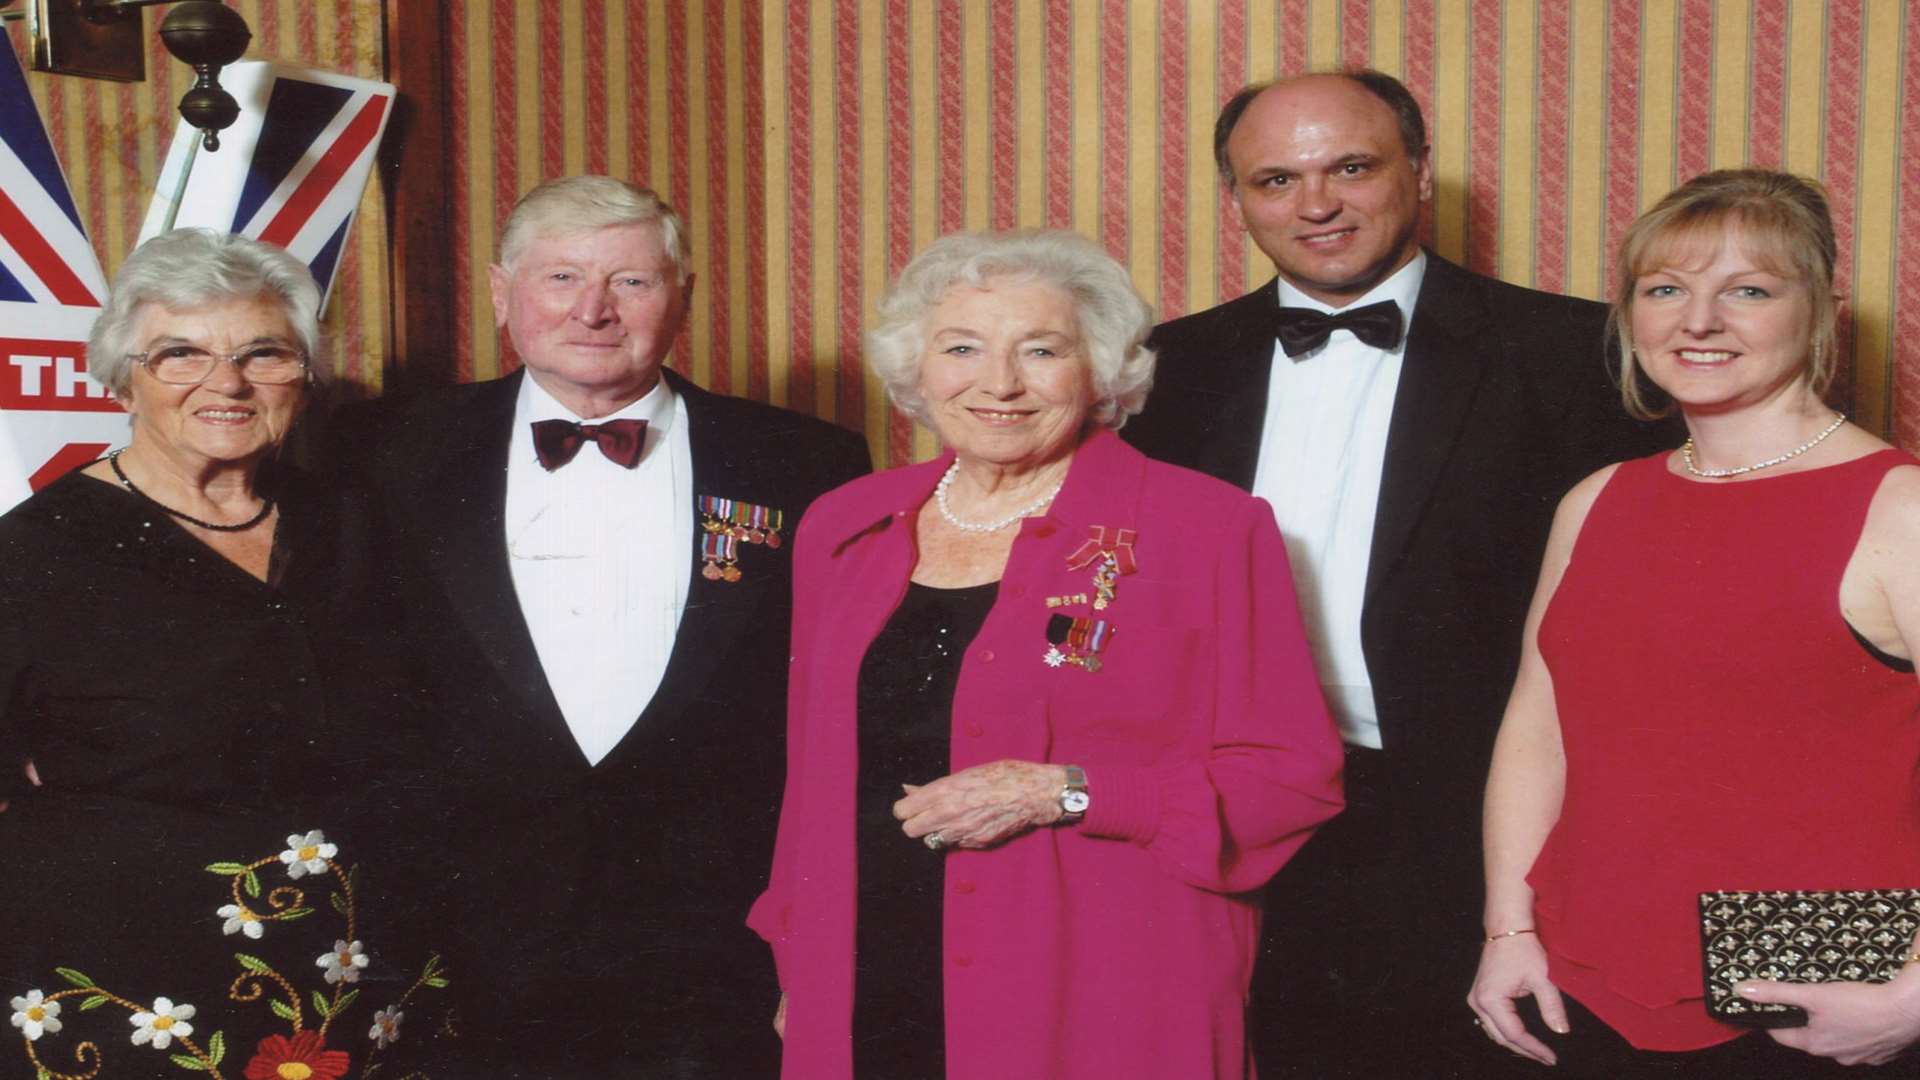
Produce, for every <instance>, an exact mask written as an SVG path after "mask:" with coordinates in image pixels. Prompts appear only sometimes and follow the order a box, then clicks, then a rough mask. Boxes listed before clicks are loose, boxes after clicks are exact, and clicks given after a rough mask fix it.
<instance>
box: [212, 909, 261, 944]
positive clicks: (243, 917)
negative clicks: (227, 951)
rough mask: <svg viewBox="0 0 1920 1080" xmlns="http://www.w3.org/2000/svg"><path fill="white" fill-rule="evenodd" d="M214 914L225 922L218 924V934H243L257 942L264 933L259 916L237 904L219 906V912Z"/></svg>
mask: <svg viewBox="0 0 1920 1080" xmlns="http://www.w3.org/2000/svg"><path fill="white" fill-rule="evenodd" d="M214 914H215V915H218V916H220V917H221V918H223V919H225V920H227V921H226V922H224V923H221V924H220V932H221V933H223V934H245V935H247V936H248V937H250V938H252V939H253V940H255V941H259V940H260V935H261V934H263V933H265V932H266V927H265V926H264V925H262V924H261V922H260V916H258V915H255V914H254V913H253V912H251V911H249V910H247V909H246V908H243V907H241V906H240V905H239V904H221V905H220V910H218V911H216V912H214Z"/></svg>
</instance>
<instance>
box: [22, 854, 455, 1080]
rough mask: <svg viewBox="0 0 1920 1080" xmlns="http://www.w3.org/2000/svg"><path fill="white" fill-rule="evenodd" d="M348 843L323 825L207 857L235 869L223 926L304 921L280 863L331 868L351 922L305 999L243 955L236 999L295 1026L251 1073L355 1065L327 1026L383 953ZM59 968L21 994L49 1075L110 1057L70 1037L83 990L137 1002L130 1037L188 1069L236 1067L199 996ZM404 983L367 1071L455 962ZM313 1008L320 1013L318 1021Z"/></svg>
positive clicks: (89, 1004)
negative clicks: (56, 981)
mask: <svg viewBox="0 0 1920 1080" xmlns="http://www.w3.org/2000/svg"><path fill="white" fill-rule="evenodd" d="M339 854H340V852H339V848H338V846H337V845H335V844H331V843H328V842H327V838H326V836H325V834H324V833H322V832H321V830H319V829H314V830H311V831H309V832H307V833H305V834H301V833H294V834H292V835H290V836H288V837H287V848H286V850H284V851H281V852H279V853H278V854H275V855H268V856H266V857H264V858H259V859H255V860H253V861H251V862H245V863H241V862H217V863H213V864H211V865H209V866H208V867H207V868H206V869H207V872H209V873H212V874H217V875H219V876H222V877H225V878H227V879H228V891H229V893H230V894H231V899H232V902H231V903H227V904H222V905H220V907H219V908H217V909H216V910H215V912H214V914H215V916H216V917H218V918H219V919H221V920H222V922H221V925H220V933H221V935H222V937H231V936H233V935H235V934H239V935H241V936H244V937H245V938H247V939H248V940H249V941H261V940H263V939H264V938H266V937H267V930H268V928H269V927H272V926H279V925H281V924H285V923H292V922H297V921H299V920H301V919H304V918H306V917H307V916H309V915H312V914H313V913H314V911H315V909H314V907H313V906H312V905H310V904H308V903H307V892H306V890H305V889H303V888H302V887H301V886H297V885H291V884H283V885H276V886H273V887H272V888H268V887H267V886H266V885H265V884H263V883H262V881H261V880H260V871H261V870H263V869H267V868H270V867H273V866H275V865H280V866H283V867H285V868H286V872H287V878H288V879H289V880H292V881H299V880H301V879H303V878H307V877H309V876H312V877H314V878H320V877H326V876H330V877H331V879H332V880H331V882H330V884H332V886H333V891H332V892H331V894H330V895H329V897H328V900H329V901H330V903H331V905H332V908H333V910H334V912H335V913H336V914H338V915H339V917H340V918H341V919H342V920H343V921H344V923H345V934H344V935H343V936H340V937H337V938H335V939H334V943H333V948H332V949H331V950H329V951H328V952H325V953H322V954H321V955H320V956H319V958H318V959H316V960H315V961H314V967H313V968H312V969H309V970H318V972H319V979H320V981H321V982H322V983H323V984H324V988H320V987H316V988H313V989H312V990H311V991H310V996H309V997H307V998H305V999H302V998H301V996H300V990H299V988H297V987H296V986H295V985H294V982H293V980H292V979H291V978H289V977H288V976H286V975H284V974H282V973H281V972H280V971H279V970H278V969H277V968H275V967H274V966H273V965H272V964H271V963H269V962H268V961H266V960H263V959H261V958H260V957H258V956H254V955H252V954H250V953H244V952H236V953H234V954H233V959H234V963H235V964H236V965H237V966H238V967H239V969H240V974H239V975H237V976H235V977H234V979H233V981H232V982H231V983H230V984H229V985H228V987H227V1000H228V1001H231V1002H235V1003H238V1004H242V1005H248V1004H254V1003H259V1002H264V1003H265V1005H266V1007H267V1010H268V1011H269V1012H271V1013H272V1014H273V1016H275V1017H277V1018H278V1019H279V1020H281V1021H284V1022H285V1023H286V1024H287V1025H288V1026H289V1028H290V1029H291V1030H290V1032H289V1033H288V1034H286V1035H280V1034H273V1035H268V1036H267V1037H265V1038H264V1039H261V1040H260V1042H259V1043H258V1045H257V1046H256V1047H255V1050H254V1055H253V1057H252V1058H251V1059H250V1060H249V1061H248V1062H247V1065H246V1068H245V1070H244V1072H243V1073H241V1075H242V1076H244V1077H245V1078H246V1080H342V1078H344V1077H345V1076H346V1075H347V1073H348V1070H350V1069H351V1068H352V1067H353V1056H354V1055H353V1054H352V1053H349V1052H348V1051H346V1050H340V1049H331V1048H329V1047H328V1046H327V1037H328V1035H329V1034H331V1033H332V1030H333V1026H334V1022H335V1021H336V1020H340V1019H341V1018H342V1017H343V1016H344V1015H345V1014H346V1013H347V1011H348V1010H349V1009H350V1008H351V1007H352V1006H353V1005H354V1004H355V1003H356V1001H357V1000H358V998H359V997H360V992H361V991H360V988H358V987H354V986H352V985H351V984H354V983H358V982H359V981H360V977H361V973H362V972H363V971H365V970H367V969H368V968H369V966H370V965H371V964H372V963H373V957H372V956H371V955H370V954H369V953H368V952H367V949H366V946H365V944H364V943H363V942H362V941H361V940H360V939H359V937H358V936H357V929H358V906H357V898H356V895H355V892H356V886H357V881H356V878H357V873H356V871H355V870H353V869H349V868H346V867H343V866H342V865H341V864H340V863H339V862H338V861H337V860H338V856H339ZM308 887H309V888H310V887H312V884H311V883H309V885H308ZM203 910H204V909H203ZM209 932H211V928H209ZM275 932H276V933H278V932H279V931H278V930H276V931H275ZM323 940H324V939H323ZM308 955H312V954H308ZM54 974H56V975H58V976H59V977H60V978H61V979H63V980H64V981H65V982H66V983H67V984H68V985H67V987H66V988H65V989H60V990H54V991H51V992H48V991H46V990H41V989H32V990H28V991H27V993H26V994H25V995H23V996H21V997H16V998H13V999H12V1000H11V1002H10V1004H11V1005H12V1007H13V1014H12V1019H11V1023H12V1025H13V1026H14V1027H15V1028H18V1029H19V1031H20V1035H21V1045H22V1047H23V1048H24V1050H25V1052H26V1056H27V1060H28V1062H29V1063H30V1064H31V1065H32V1066H33V1069H34V1075H35V1077H36V1078H38V1080H93V1078H94V1077H98V1076H100V1075H101V1074H102V1071H103V1070H104V1069H105V1068H106V1066H107V1064H108V1059H107V1054H106V1052H105V1051H103V1050H101V1048H100V1046H99V1044H98V1043H95V1042H94V1041H92V1040H90V1039H80V1040H79V1041H77V1042H72V1041H71V1040H70V1039H66V1038H61V1037H60V1036H61V1035H62V1032H63V1031H64V1028H65V1024H67V1023H71V1022H75V1021H76V1020H77V1017H76V1016H75V1015H73V1014H71V1013H67V1012H66V1011H65V1010H64V1008H63V1002H65V1001H69V1000H71V999H78V1000H77V1002H75V1004H76V1011H77V1012H80V1013H85V1012H90V1011H92V1010H94V1009H98V1008H101V1007H102V1006H106V1005H115V1006H118V1007H119V1008H121V1009H124V1010H126V1012H127V1014H128V1015H127V1022H128V1023H129V1024H130V1025H131V1026H132V1028H133V1031H132V1033H131V1036H130V1037H131V1041H132V1044H133V1045H134V1046H151V1047H152V1048H153V1049H155V1050H160V1051H174V1052H172V1053H170V1054H169V1058H170V1060H171V1061H172V1062H173V1063H174V1064H175V1065H177V1066H179V1067H180V1068H182V1069H187V1070H191V1071H194V1072H204V1073H207V1074H208V1075H210V1076H213V1077H216V1078H221V1080H224V1077H225V1075H226V1074H224V1073H223V1072H222V1071H221V1063H222V1062H223V1061H224V1060H225V1058H226V1053H227V1046H226V1034H225V1032H223V1031H219V1030H216V1031H214V1032H213V1033H212V1034H210V1035H207V1036H205V1039H204V1041H201V1040H198V1039H196V1038H195V1037H194V1036H195V1034H196V1025H195V1024H194V1023H193V1021H194V1020H196V1019H197V1020H199V1021H200V1023H201V1025H207V1024H208V1023H209V1021H208V1019H207V1018H206V1017H205V1016H203V1015H202V1014H201V1012H200V1010H199V1009H197V1008H196V1007H195V1006H193V1005H190V1004H187V1003H186V1002H178V1003H176V1001H175V999H174V998H173V997H170V996H156V997H154V998H153V1000H152V1002H151V1004H142V1003H141V1002H140V1001H138V1000H135V999H133V998H130V997H127V996H124V995H122V994H120V993H117V992H115V991H114V990H111V989H108V988H106V987H103V986H100V985H98V984H97V983H95V982H94V980H93V979H92V978H90V977H88V976H87V975H86V974H85V973H84V972H81V971H78V970H76V969H74V968H70V967H60V968H55V969H54ZM403 985H404V986H405V988H404V989H403V990H401V991H400V993H399V994H398V996H397V997H395V998H394V999H393V1000H392V1001H391V1002H388V1003H387V1004H386V1005H385V1006H384V1007H382V1008H379V1009H376V1010H375V1011H374V1013H373V1026H372V1027H371V1028H370V1029H369V1030H368V1032H367V1039H368V1041H369V1042H371V1044H372V1045H371V1046H370V1047H369V1048H368V1049H367V1050H366V1053H365V1055H364V1058H363V1060H362V1062H361V1068H360V1073H359V1075H360V1077H361V1078H362V1080H368V1078H371V1077H373V1076H374V1075H375V1074H376V1073H377V1072H378V1071H379V1070H380V1067H381V1062H380V1060H379V1055H380V1054H381V1052H382V1051H385V1050H386V1049H387V1048H388V1047H390V1046H392V1045H393V1044H394V1043H396V1042H398V1041H399V1039H400V1022H401V1020H402V1019H403V1018H404V1016H405V1015H406V1014H405V1013H404V1012H402V1010H401V1007H402V1006H404V1005H406V1004H408V1003H409V1002H410V1001H412V1000H414V998H415V997H416V996H417V995H418V994H420V993H421V992H422V991H424V990H444V989H445V988H446V987H447V985H448V977H447V972H446V969H445V968H443V967H442V966H441V963H440V958H439V957H438V956H437V955H436V956H429V957H428V958H427V961H426V964H425V965H424V966H423V967H422V968H421V970H420V972H419V974H418V975H417V976H416V977H415V978H413V979H412V980H411V982H410V983H405V984H403ZM398 988H399V986H398V985H391V984H390V985H385V986H382V987H380V988H379V990H378V991H376V992H379V993H392V992H393V990H395V989H398ZM309 1013H311V1014H312V1016H313V1019H314V1020H315V1021H317V1023H315V1024H313V1025H310V1024H309V1021H308V1014H309ZM69 1044H70V1045H69ZM68 1057H70V1058H71V1059H72V1061H73V1062H74V1065H75V1067H76V1069H77V1071H74V1072H61V1071H60V1070H59V1069H57V1068H55V1067H54V1066H55V1065H56V1064H60V1063H61V1062H62V1061H63V1060H64V1059H66V1058H68ZM416 1078H417V1080H424V1077H423V1075H422V1074H420V1073H409V1074H408V1075H407V1076H406V1077H399V1078H396V1080H416Z"/></svg>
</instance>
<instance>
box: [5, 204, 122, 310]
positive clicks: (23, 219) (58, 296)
mask: <svg viewBox="0 0 1920 1080" xmlns="http://www.w3.org/2000/svg"><path fill="white" fill-rule="evenodd" d="M0 240H5V241H6V242H7V244H8V245H9V246H10V247H12V248H13V250H14V251H16V252H18V253H19V255H20V257H21V258H22V259H24V260H26V263H27V265H28V266H29V267H32V269H33V272H34V273H35V274H37V275H39V277H40V280H41V281H43V282H45V283H46V286H47V288H48V289H49V290H51V291H52V292H53V298H54V299H55V300H58V301H60V302H61V303H62V304H68V305H71V306H73V307H99V306H100V301H99V299H98V298H96V297H95V296H94V295H93V292H92V291H91V290H89V289H88V288H87V287H86V285H85V284H84V283H82V282H81V280H80V278H79V277H78V276H77V275H76V274H74V272H73V270H72V269H71V268H70V267H68V266H67V261H66V260H65V259H62V258H61V257H60V254H59V253H58V252H56V251H54V250H53V245H52V244H49V243H47V238H46V237H44V236H41V235H40V230H39V229H36V228H34V227H33V223H32V222H30V221H28V220H27V215H26V214H25V213H22V212H21V210H20V207H19V206H18V205H16V204H15V203H14V201H13V200H12V199H9V198H7V193H6V192H5V191H4V190H0Z"/></svg>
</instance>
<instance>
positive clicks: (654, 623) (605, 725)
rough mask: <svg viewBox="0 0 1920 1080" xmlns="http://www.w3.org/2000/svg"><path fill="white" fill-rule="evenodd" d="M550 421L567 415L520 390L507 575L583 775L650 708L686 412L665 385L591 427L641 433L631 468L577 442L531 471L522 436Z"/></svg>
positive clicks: (677, 558)
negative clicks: (552, 465) (635, 425)
mask: <svg viewBox="0 0 1920 1080" xmlns="http://www.w3.org/2000/svg"><path fill="white" fill-rule="evenodd" d="M550 419H559V420H573V421H576V422H578V421H579V420H580V417H578V416H575V415H574V414H573V413H572V411H570V410H569V409H567V408H566V406H564V405H561V404H560V403H559V402H558V401H556V400H554V398H553V396H552V395H550V394H548V393H547V392H546V391H545V390H544V389H542V388H541V387H540V384H538V383H536V382H535V381H534V380H533V378H532V377H531V376H529V377H527V378H525V379H522V380H521V382H520V398H519V400H518V402H517V403H516V404H515V405H514V412H513V442H512V446H511V448H510V449H509V451H508V458H507V506H506V542H507V563H508V566H509V567H510V568H511V570H512V573H513V588H514V592H515V593H516V594H518V596H519V598H520V612H521V614H522V615H523V616H525V618H526V620H527V630H528V631H529V632H530V633H531V634H532V635H533V645H534V649H535V651H537V652H538V653H539V655H540V666H541V667H542V668H543V669H545V671H546V675H547V683H548V685H549V686H551V687H552V688H553V696H554V698H555V699H556V700H557V701H558V702H559V703H560V712H561V713H562V714H563V715H564V716H565V717H566V720H567V727H568V728H570V729H571V730H572V732H573V737H574V741H576V742H577V743H579V745H580V752H581V753H582V754H583V755H585V756H586V759H587V761H588V762H589V763H590V764H595V765H597V764H599V763H600V761H601V759H602V758H605V757H606V756H607V753H608V752H609V751H611V750H612V749H613V748H614V746H615V745H616V744H618V743H619V741H620V740H621V738H622V737H623V736H625V735H626V733H627V731H628V730H629V729H630V728H632V727H633V725H634V722H635V721H636V720H638V719H639V718H640V713H641V712H642V711H643V710H645V709H646V707H647V703H648V702H649V701H651V700H653V694H654V691H656V690H658V689H659V688H660V679H661V676H662V675H664V674H665V673H666V670H667V657H668V655H669V654H670V653H671V652H672V651H673V637H674V632H675V631H676V630H677V629H678V628H679V625H680V614H681V612H682V611H683V610H684V609H685V607H686V603H687V584H688V575H689V573H691V570H692V566H693V451H692V448H691V446H690V445H689V444H688V441H687V408H686V405H685V403H683V402H682V401H681V400H680V398H679V396H678V395H676V394H675V393H674V392H673V390H672V388H670V387H669V386H668V385H667V381H666V380H665V379H661V380H660V382H659V383H658V384H657V385H655V386H654V388H653V390H652V391H650V392H649V393H648V394H647V395H646V396H645V397H642V398H641V399H640V400H638V401H636V402H634V403H633V404H631V405H628V406H627V407H626V408H624V409H621V410H620V411H619V412H617V413H614V414H613V415H612V416H604V417H600V418H599V419H598V420H596V421H594V422H595V423H602V422H605V421H607V420H615V419H638V420H645V421H647V436H646V446H645V449H644V450H643V452H642V455H641V458H640V464H639V465H637V466H635V467H634V468H632V469H623V468H621V467H620V466H619V465H617V464H615V463H613V462H611V461H608V460H607V458H606V455H604V454H602V453H601V452H600V447H599V446H598V445H597V444H596V443H594V442H592V441H590V440H589V441H588V442H586V443H585V444H583V445H582V446H581V447H580V452H579V454H578V455H577V456H576V457H575V458H574V459H573V460H572V461H571V462H569V463H568V464H566V465H563V466H561V467H560V468H558V469H556V470H554V471H553V472H548V471H547V470H545V469H543V468H541V466H540V461H539V458H538V457H536V456H535V454H534V450H533V429H532V426H531V425H532V424H533V422H534V421H536V420H550Z"/></svg>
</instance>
